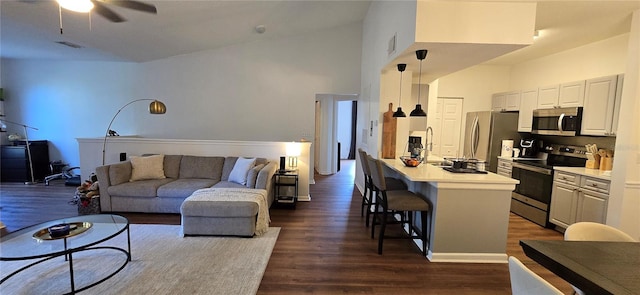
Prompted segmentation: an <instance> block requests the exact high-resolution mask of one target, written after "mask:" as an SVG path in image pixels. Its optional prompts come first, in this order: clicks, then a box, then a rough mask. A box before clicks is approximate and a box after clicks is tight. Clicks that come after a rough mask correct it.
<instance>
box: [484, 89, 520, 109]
mask: <svg viewBox="0 0 640 295" xmlns="http://www.w3.org/2000/svg"><path fill="white" fill-rule="evenodd" d="M491 110H492V111H497V112H511V111H515V112H517V111H519V110H520V91H512V92H504V93H496V94H494V95H493V97H492V98H491Z"/></svg>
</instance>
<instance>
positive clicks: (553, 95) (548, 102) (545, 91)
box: [537, 85, 560, 109]
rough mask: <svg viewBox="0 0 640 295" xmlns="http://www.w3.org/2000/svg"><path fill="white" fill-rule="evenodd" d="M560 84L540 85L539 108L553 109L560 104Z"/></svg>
mask: <svg viewBox="0 0 640 295" xmlns="http://www.w3.org/2000/svg"><path fill="white" fill-rule="evenodd" d="M559 97H560V85H551V86H547V87H540V88H539V89H538V107H537V108H538V109H552V108H555V107H556V106H557V105H558V98H559Z"/></svg>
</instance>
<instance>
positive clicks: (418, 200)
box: [367, 155, 431, 256]
mask: <svg viewBox="0 0 640 295" xmlns="http://www.w3.org/2000/svg"><path fill="white" fill-rule="evenodd" d="M367 162H368V163H369V169H370V170H371V182H372V184H373V188H374V190H375V192H376V194H375V196H376V202H375V209H374V210H373V220H372V222H371V233H372V237H373V233H374V232H375V227H376V225H377V224H379V225H380V232H379V233H378V254H382V244H383V241H384V239H386V238H391V239H410V240H413V239H420V240H421V241H422V255H423V256H426V255H427V249H428V242H429V239H428V233H429V231H430V230H429V229H428V227H427V223H429V222H428V218H427V217H428V215H429V213H430V210H431V205H430V204H429V201H427V200H426V199H425V198H423V197H421V196H419V195H417V194H415V193H413V192H411V191H409V190H406V189H405V190H388V189H387V185H386V181H385V177H384V172H383V167H382V165H383V164H382V161H380V160H377V159H374V158H372V157H371V156H369V155H367ZM417 212H420V216H421V222H420V228H418V227H417V226H416V225H415V224H414V222H413V217H414V214H415V213H417ZM397 214H399V215H400V218H399V219H397V218H395V215H397ZM387 224H400V226H401V227H403V228H404V226H405V225H406V229H407V231H408V234H406V235H398V236H388V235H385V231H386V228H387Z"/></svg>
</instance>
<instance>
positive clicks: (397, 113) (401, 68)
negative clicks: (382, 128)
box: [393, 64, 407, 118]
mask: <svg viewBox="0 0 640 295" xmlns="http://www.w3.org/2000/svg"><path fill="white" fill-rule="evenodd" d="M406 68H407V64H398V71H400V96H399V98H398V110H397V111H395V113H393V116H394V117H396V118H397V117H406V116H407V114H405V113H404V112H403V111H402V72H404V70H405V69H406Z"/></svg>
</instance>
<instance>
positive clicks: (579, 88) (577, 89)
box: [558, 80, 585, 108]
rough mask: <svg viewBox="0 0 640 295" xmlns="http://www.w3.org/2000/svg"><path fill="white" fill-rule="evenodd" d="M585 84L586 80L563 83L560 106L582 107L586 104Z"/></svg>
mask: <svg viewBox="0 0 640 295" xmlns="http://www.w3.org/2000/svg"><path fill="white" fill-rule="evenodd" d="M584 86H585V81H584V80H582V81H576V82H571V83H564V84H561V85H560V94H559V95H558V107H561V108H568V107H581V106H582V105H583V104H584Z"/></svg>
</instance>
